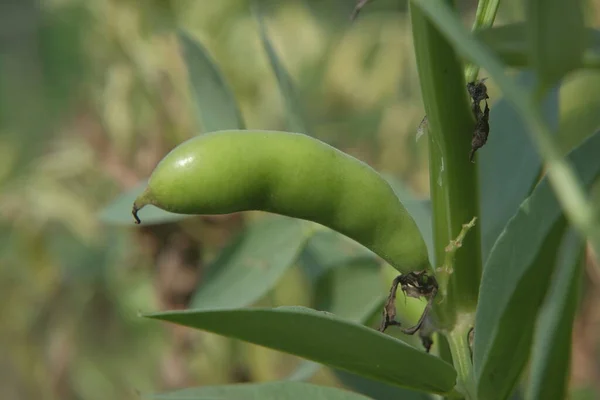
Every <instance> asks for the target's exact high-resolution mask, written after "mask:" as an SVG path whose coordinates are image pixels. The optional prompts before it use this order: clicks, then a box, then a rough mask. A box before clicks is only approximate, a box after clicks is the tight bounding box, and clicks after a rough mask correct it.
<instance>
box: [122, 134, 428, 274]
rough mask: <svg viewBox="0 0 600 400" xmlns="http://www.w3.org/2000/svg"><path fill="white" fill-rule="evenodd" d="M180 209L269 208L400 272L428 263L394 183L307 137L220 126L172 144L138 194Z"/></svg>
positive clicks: (142, 202)
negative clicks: (336, 236)
mask: <svg viewBox="0 0 600 400" xmlns="http://www.w3.org/2000/svg"><path fill="white" fill-rule="evenodd" d="M148 204H152V205H154V206H156V207H158V208H160V209H163V210H165V211H170V212H173V213H178V214H202V215H216V214H229V213H234V212H239V211H251V210H256V211H266V212H271V213H275V214H280V215H285V216H289V217H294V218H299V219H303V220H308V221H313V222H316V223H318V224H321V225H323V226H326V227H328V228H331V229H333V230H335V231H337V232H339V233H341V234H343V235H346V236H347V237H349V238H351V239H353V240H355V241H356V242H358V243H360V244H362V245H363V246H365V247H367V248H368V249H370V250H371V251H373V252H374V253H375V254H377V255H379V256H380V257H381V258H383V259H384V260H385V261H387V262H388V263H389V264H390V265H392V266H393V267H394V268H396V269H397V270H398V271H400V272H403V273H406V272H410V271H415V270H423V269H427V268H430V264H429V260H428V255H427V248H426V245H425V242H424V240H423V238H422V236H421V233H420V231H419V229H418V228H417V225H416V223H415V222H414V220H413V219H412V217H411V216H410V215H409V214H408V212H407V211H406V209H405V208H404V206H403V205H402V204H401V203H400V201H399V200H398V197H397V196H396V195H395V193H394V191H393V190H392V188H391V187H390V185H389V184H388V183H387V182H386V181H385V180H384V179H383V178H382V177H381V175H380V174H378V173H377V172H376V171H375V170H374V169H372V168H371V167H370V166H368V165H367V164H365V163H363V162H361V161H359V160H358V159H356V158H354V157H351V156H350V155H348V154H346V153H344V152H342V151H340V150H338V149H336V148H334V147H332V146H330V145H328V144H326V143H324V142H322V141H319V140H317V139H314V138H311V137H310V136H307V135H304V134H298V133H287V132H277V131H246V130H231V131H219V132H213V133H206V134H202V135H198V136H196V137H194V138H192V139H189V140H187V141H186V142H184V143H182V144H180V145H179V146H177V147H176V148H174V149H173V150H172V151H171V152H170V153H169V154H167V155H166V156H165V157H164V158H163V159H162V160H161V161H160V163H159V164H158V165H157V167H156V168H155V170H154V171H153V173H152V175H151V177H150V180H149V182H148V186H147V187H146V189H145V191H144V192H143V193H142V194H141V195H140V196H139V197H138V198H137V199H136V200H135V202H134V205H133V215H134V217H135V219H136V222H138V223H139V222H140V221H139V219H138V217H137V212H138V211H139V210H140V209H141V208H143V207H144V206H146V205H148Z"/></svg>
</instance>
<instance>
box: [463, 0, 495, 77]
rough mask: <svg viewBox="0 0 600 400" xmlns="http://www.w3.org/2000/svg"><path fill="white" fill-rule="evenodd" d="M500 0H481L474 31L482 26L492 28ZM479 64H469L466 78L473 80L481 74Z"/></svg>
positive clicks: (478, 5)
mask: <svg viewBox="0 0 600 400" xmlns="http://www.w3.org/2000/svg"><path fill="white" fill-rule="evenodd" d="M499 5H500V0H479V3H478V4H477V13H476V14H475V22H473V27H472V28H471V30H472V31H475V30H477V29H482V28H491V27H492V25H494V20H495V19H496V13H497V12H498V6H499ZM479 68H480V67H479V65H477V64H469V65H467V68H466V72H465V78H466V80H467V82H473V81H474V80H475V79H477V75H479Z"/></svg>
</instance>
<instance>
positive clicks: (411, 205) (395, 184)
mask: <svg viewBox="0 0 600 400" xmlns="http://www.w3.org/2000/svg"><path fill="white" fill-rule="evenodd" d="M383 177H384V178H385V180H387V181H388V183H389V184H390V186H391V187H392V189H393V190H394V193H396V196H398V199H400V202H401V203H402V205H404V207H405V208H406V211H408V213H409V214H410V216H411V217H412V218H413V219H414V221H415V223H416V224H417V227H418V228H419V231H420V232H421V236H423V240H425V244H426V245H427V251H428V252H429V259H430V260H431V262H432V263H433V264H434V265H435V251H434V247H433V228H432V225H431V202H430V200H429V199H426V200H420V199H417V198H416V197H415V195H414V194H413V193H412V192H411V191H410V190H409V189H408V188H407V187H406V186H405V185H404V184H403V183H402V182H401V181H400V180H398V179H396V178H394V177H393V176H391V175H383Z"/></svg>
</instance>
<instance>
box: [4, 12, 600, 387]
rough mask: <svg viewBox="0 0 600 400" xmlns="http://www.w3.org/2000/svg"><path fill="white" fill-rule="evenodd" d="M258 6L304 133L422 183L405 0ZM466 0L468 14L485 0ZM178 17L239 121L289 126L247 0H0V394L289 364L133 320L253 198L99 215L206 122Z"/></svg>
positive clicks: (214, 377) (580, 332)
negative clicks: (187, 209)
mask: <svg viewBox="0 0 600 400" xmlns="http://www.w3.org/2000/svg"><path fill="white" fill-rule="evenodd" d="M262 3H263V4H262V6H263V10H264V17H265V21H266V26H267V28H268V34H269V37H270V39H271V42H272V43H273V46H274V48H275V50H276V52H277V54H278V55H279V57H280V59H281V61H282V63H283V65H284V66H285V67H286V68H287V70H288V72H289V73H290V75H291V77H292V79H293V81H294V83H295V86H296V90H297V93H298V96H299V99H300V103H301V105H302V109H303V116H304V118H305V121H306V124H307V126H308V127H309V129H310V130H311V133H312V134H313V135H314V136H316V137H318V138H320V139H322V140H324V141H326V142H328V143H330V144H332V145H334V146H336V147H339V148H341V149H344V150H345V151H347V152H349V153H351V154H353V155H355V156H356V157H358V158H360V159H362V160H364V161H366V162H368V163H369V164H371V165H372V166H374V167H375V168H377V169H378V170H380V171H385V172H387V173H389V174H390V175H393V176H394V177H396V178H397V179H400V180H402V181H403V182H404V183H405V184H406V185H407V186H408V187H410V188H411V189H412V191H413V192H414V193H416V194H417V195H419V196H423V197H426V196H427V193H428V186H429V182H428V179H427V177H428V172H427V149H426V146H427V141H426V140H418V141H417V140H415V137H416V132H417V126H418V125H419V122H420V121H421V118H422V117H423V106H422V104H421V100H420V90H419V86H418V76H417V73H416V66H415V61H414V54H413V50H412V38H411V34H410V26H409V21H408V17H407V14H406V3H405V2H404V3H403V2H401V1H396V0H377V1H374V2H373V4H372V5H370V6H368V7H367V8H365V9H364V10H363V12H362V13H361V16H360V18H359V19H358V20H357V21H356V22H355V23H353V24H350V23H349V21H348V16H349V15H350V13H351V11H352V9H353V7H354V1H353V0H305V1H292V0H290V1H263V2H262ZM458 3H459V6H460V7H459V8H460V10H461V13H463V15H464V17H465V21H466V22H467V21H469V22H468V23H469V24H470V21H471V20H472V16H473V13H474V10H475V7H476V1H460V2H458ZM588 7H589V13H588V14H587V18H588V20H589V21H590V23H591V24H593V25H594V26H598V22H600V2H598V1H590V2H589V4H588ZM520 18H522V4H521V2H520V1H516V0H510V1H503V2H502V6H501V8H500V14H499V16H498V21H499V22H506V21H514V20H518V19H520ZM175 27H178V28H182V29H185V30H186V31H187V32H189V33H190V34H191V35H192V36H193V37H195V38H196V39H198V40H200V41H201V43H202V44H203V45H204V46H205V47H206V48H207V49H208V51H209V52H210V54H211V55H212V57H213V58H214V60H215V61H216V63H217V64H218V66H219V67H220V68H221V70H222V72H223V75H224V76H225V78H226V79H227V81H228V83H229V84H230V86H231V88H232V90H233V92H234V94H235V96H236V97H237V99H238V102H239V104H240V107H241V110H242V114H243V117H244V120H245V121H246V124H247V127H248V128H261V129H282V130H283V129H285V126H286V112H285V105H284V101H283V99H282V95H281V93H280V92H279V89H278V85H277V80H276V77H275V75H274V73H273V71H272V69H271V67H270V65H269V61H268V58H267V56H266V53H265V50H264V48H263V46H262V44H261V41H260V37H259V34H258V30H257V28H258V27H257V22H256V20H255V19H254V18H253V16H252V14H251V12H250V4H249V1H247V0H218V1H217V0H173V1H166V0H147V1H143V2H139V1H132V0H120V1H117V0H112V1H111V0H44V1H41V2H37V1H33V0H8V1H3V2H2V4H1V5H0V49H1V51H0V300H1V301H0V355H1V356H0V398H2V399H42V398H43V399H109V398H110V399H130V398H138V396H139V394H138V393H147V392H155V391H160V390H166V389H170V388H178V387H184V386H194V385H210V384H222V383H229V382H244V381H267V380H274V379H283V378H285V377H286V376H287V375H288V374H290V373H292V372H293V370H294V367H295V366H296V365H297V364H298V360H297V359H296V358H294V357H291V356H285V355H282V354H279V353H276V352H274V351H271V350H267V349H263V348H260V347H258V346H253V345H248V344H243V343H239V342H235V341H232V340H229V339H225V338H222V337H218V336H215V335H211V334H203V333H198V332H191V331H189V330H186V329H185V328H181V327H172V326H166V325H162V324H159V323H156V322H152V321H146V320H144V319H142V318H139V317H138V312H139V311H153V310H158V309H173V308H185V307H186V306H187V305H188V303H189V300H190V298H191V297H192V295H193V293H194V291H195V289H196V288H197V287H198V286H199V285H200V284H201V283H202V280H203V277H204V272H205V268H204V267H205V266H206V265H207V264H209V263H210V262H211V260H213V259H214V257H215V255H216V254H218V253H219V251H220V250H221V249H222V248H223V247H224V246H226V245H227V244H228V243H230V241H231V240H232V238H233V237H234V236H235V234H236V233H238V232H239V231H240V229H241V228H242V227H243V226H244V224H245V222H246V219H247V218H246V217H247V216H246V215H233V216H225V217H219V218H202V219H200V218H198V219H191V220H186V221H184V222H183V223H172V224H165V225H157V226H149V227H143V228H127V227H112V226H107V225H105V224H103V223H102V222H101V221H100V220H99V218H98V215H99V213H100V212H101V210H102V209H103V207H105V206H106V205H107V204H108V203H109V202H110V201H112V200H113V199H114V198H115V197H116V196H117V195H119V194H120V193H122V192H123V191H125V190H127V189H130V188H132V187H134V186H136V184H137V183H138V182H139V181H141V180H142V179H144V178H147V177H148V175H149V173H150V172H151V170H152V169H153V167H154V166H155V164H156V162H157V161H158V160H160V158H162V156H164V155H165V154H166V152H167V151H168V150H169V149H171V148H172V147H174V146H175V145H176V144H178V143H180V142H181V141H183V140H184V139H186V138H188V137H190V136H192V135H195V134H197V133H199V132H200V131H201V123H200V122H199V121H198V118H197V115H196V110H195V108H194V107H195V105H194V104H193V103H192V99H191V94H190V91H189V87H188V80H187V79H188V78H187V70H186V66H185V64H184V62H183V59H182V57H181V54H180V49H179V48H178V42H177V40H176V37H175V36H174V34H173V29H174V28H175ZM483 75H485V72H483ZM599 89H600V76H599V75H598V74H597V73H592V72H580V73H577V74H576V75H575V76H574V77H573V78H571V79H569V81H568V82H566V83H565V85H564V87H563V89H562V91H561V98H560V106H561V107H560V110H561V132H563V134H562V136H561V140H562V142H563V144H564V146H565V149H568V148H570V147H571V146H573V145H574V144H575V143H577V141H578V137H577V135H576V133H575V134H573V133H572V132H570V130H569V124H570V123H571V124H574V123H580V122H581V120H582V119H585V118H592V117H591V116H590V115H582V114H581V113H574V112H571V110H575V109H577V110H578V109H579V108H578V107H577V106H578V105H579V104H581V103H582V102H584V101H588V100H586V99H588V98H589V96H586V93H588V94H589V93H596V94H597V93H598V91H599ZM490 93H491V97H492V100H497V99H498V97H499V96H500V94H499V93H498V92H497V91H496V90H495V88H494V87H493V82H490ZM596 97H597V98H596V101H597V102H599V101H600V96H596ZM594 105H595V106H596V107H595V108H594V107H591V108H590V109H591V110H596V112H597V110H598V107H597V106H598V105H599V104H594ZM590 112H592V113H593V111H590ZM592 119H593V118H592ZM565 132H566V133H565ZM492 134H493V133H492ZM598 285H600V277H595V276H593V274H591V272H590V274H589V275H588V278H587V286H586V287H587V290H586V292H585V296H584V298H583V299H582V306H581V310H580V316H579V317H578V319H577V325H576V330H575V338H574V354H573V357H574V358H573V360H574V363H573V373H572V375H573V377H572V388H573V390H579V389H581V390H584V391H586V392H587V393H589V394H590V396H592V397H591V398H593V394H592V393H593V390H598V387H597V386H598V385H599V384H598V382H600V362H599V359H600V358H599V357H598V334H599V332H600V307H597V306H596V305H597V304H598V300H600V292H599V290H598ZM310 286H311V283H310V282H309V279H307V278H306V274H305V273H303V271H302V268H300V267H297V266H295V267H292V268H289V269H288V270H287V272H286V273H285V275H284V276H283V278H282V279H281V280H280V281H279V282H278V283H277V285H276V286H275V287H274V288H273V289H272V290H271V292H270V293H269V294H268V295H267V296H265V298H264V299H262V300H260V302H259V303H260V304H263V305H269V306H271V305H273V306H277V305H306V304H309V303H310V296H311V294H310V293H311V290H310ZM385 290H386V288H385V284H384V285H382V293H383V294H385ZM337 378H339V376H338V377H337ZM337 378H336V376H334V375H332V374H331V372H329V371H326V370H321V371H319V372H318V373H317V374H316V375H315V377H314V378H313V380H314V381H316V382H320V383H322V384H331V385H337V384H339V382H338V380H337ZM590 390H592V391H590ZM597 393H600V391H599V392H597Z"/></svg>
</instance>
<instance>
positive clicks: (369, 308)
mask: <svg viewBox="0 0 600 400" xmlns="http://www.w3.org/2000/svg"><path fill="white" fill-rule="evenodd" d="M322 270H323V271H325V272H324V273H323V274H322V275H321V277H320V278H319V280H318V281H317V283H316V287H315V295H314V297H315V300H314V304H315V308H316V309H317V310H320V311H328V312H330V313H332V314H335V315H337V316H339V317H342V318H345V319H347V320H349V321H354V322H358V323H365V322H366V321H367V320H368V319H369V317H371V316H373V314H374V313H377V312H380V310H381V309H382V307H383V303H384V301H385V298H386V289H387V288H386V287H385V285H384V282H383V279H382V274H381V264H380V262H379V261H378V260H376V259H374V258H355V259H353V260H350V261H344V262H342V263H341V264H340V265H338V266H335V267H334V266H332V267H330V268H329V269H327V270H325V269H324V268H323V269H322ZM320 368H321V365H320V364H318V363H315V362H312V361H303V362H301V363H300V365H298V367H297V368H296V370H294V372H292V373H291V374H290V375H289V376H288V377H287V378H286V379H288V380H306V379H309V378H310V377H311V376H313V375H314V374H315V373H316V372H317V371H318V370H319V369H320Z"/></svg>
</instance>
